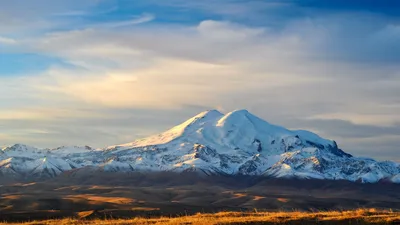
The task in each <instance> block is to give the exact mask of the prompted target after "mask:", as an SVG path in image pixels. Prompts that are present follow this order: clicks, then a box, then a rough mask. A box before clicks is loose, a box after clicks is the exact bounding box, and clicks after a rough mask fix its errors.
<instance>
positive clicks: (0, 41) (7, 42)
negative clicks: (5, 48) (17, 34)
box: [0, 36, 17, 45]
mask: <svg viewBox="0 0 400 225" xmlns="http://www.w3.org/2000/svg"><path fill="white" fill-rule="evenodd" d="M16 43H17V41H16V40H14V39H12V38H6V37H2V36H0V45H14V44H16Z"/></svg>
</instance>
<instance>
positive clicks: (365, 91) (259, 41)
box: [0, 0, 400, 160]
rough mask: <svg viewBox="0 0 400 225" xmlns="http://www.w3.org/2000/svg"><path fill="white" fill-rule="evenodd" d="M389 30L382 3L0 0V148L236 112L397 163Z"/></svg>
mask: <svg viewBox="0 0 400 225" xmlns="http://www.w3.org/2000/svg"><path fill="white" fill-rule="evenodd" d="M399 40H400V2H399V1H395V0H393V1H389V0H387V1H373V0H363V1H361V0H352V1H345V0H335V1H333V0H319V1H316V0H287V1H285V0H281V1H277V0H265V1H262V0H253V1H244V0H224V1H218V0H203V1H192V0H170V1H156V0H146V1H144V0H138V1H128V0H80V1H77V0H70V1H63V0H54V1H47V0H32V1H23V0H14V1H6V0H0V145H10V144H13V143H26V144H31V145H35V146H39V147H56V146H59V145H86V144H89V145H92V146H94V147H104V146H107V145H114V144H118V143H125V142H130V141H132V140H134V139H136V138H139V137H144V136H147V135H149V134H154V133H157V132H160V131H163V130H164V129H166V128H169V127H171V126H173V125H176V124H178V123H180V122H182V121H183V120H185V119H186V118H188V117H191V116H193V115H195V114H197V113H198V112H200V111H203V110H206V109H210V108H216V109H219V110H221V111H223V112H229V111H231V110H234V109H239V108H246V109H248V110H250V111H251V112H253V113H254V114H256V115H258V116H260V117H262V118H264V119H266V120H268V121H269V122H271V123H276V124H281V125H283V126H286V127H288V128H293V129H309V130H312V131H315V132H317V133H318V134H320V135H321V136H324V137H326V138H330V139H335V140H336V141H337V142H338V143H339V145H341V147H342V148H343V149H344V150H346V151H348V152H350V153H352V154H354V155H360V156H370V157H376V158H378V159H382V160H385V159H395V160H400V154H399V153H398V152H399V149H398V144H399V141H398V140H400V128H399V124H400V116H399V115H400V98H398V96H399V95H400V63H399V62H400V44H399V43H400V42H399ZM66 137H67V138H66Z"/></svg>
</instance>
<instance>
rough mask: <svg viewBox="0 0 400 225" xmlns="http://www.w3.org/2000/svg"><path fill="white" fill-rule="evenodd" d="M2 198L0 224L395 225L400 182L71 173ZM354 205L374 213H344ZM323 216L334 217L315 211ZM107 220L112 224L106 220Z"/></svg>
mask: <svg viewBox="0 0 400 225" xmlns="http://www.w3.org/2000/svg"><path fill="white" fill-rule="evenodd" d="M0 180H1V179H0ZM0 197H1V198H0V221H6V222H25V221H35V220H36V221H43V220H45V222H41V223H39V222H38V223H36V224H54V223H58V224H63V223H65V224H82V223H86V222H82V221H81V220H75V219H76V218H81V219H85V221H86V220H91V223H94V222H93V221H92V219H106V220H105V221H104V220H102V221H101V222H102V223H105V224H115V223H119V224H132V223H133V224H135V223H136V224H146V223H148V224H180V223H181V222H182V224H191V222H190V221H192V222H193V221H194V222H197V224H210V223H209V222H207V221H210V220H212V221H214V220H215V221H220V224H223V223H227V222H229V221H228V220H231V222H229V223H230V224H240V223H241V222H243V221H256V222H257V221H264V222H265V221H267V222H265V224H271V223H274V221H275V220H277V221H278V222H280V221H283V222H285V221H286V219H285V218H287V217H288V218H295V219H294V220H299V221H301V220H303V219H301V218H302V215H304V216H305V217H307V220H310V221H311V220H312V221H314V222H315V221H316V220H318V221H319V220H331V219H332V220H335V221H336V219H333V217H342V216H343V215H342V214H343V213H344V214H345V215H346V216H351V215H354V216H351V218H353V217H354V218H353V219H354V221H359V220H360V219H361V217H360V215H364V214H365V215H367V214H368V215H369V216H370V218H369V219H368V221H369V222H371V221H375V219H376V220H379V221H380V222H382V221H383V222H384V221H386V219H384V218H388V219H389V218H392V219H391V221H392V222H393V223H394V222H395V221H398V216H399V214H398V213H397V212H398V210H399V209H400V185H398V184H391V183H378V184H359V183H352V182H348V181H326V180H325V181H322V180H280V179H270V178H262V177H221V176H215V177H213V176H211V177H201V176H198V175H196V174H191V173H184V174H175V173H132V174H119V173H104V172H102V173H101V174H97V173H91V174H85V173H83V174H82V173H80V172H79V171H74V172H71V173H66V174H63V175H61V176H59V177H57V178H53V179H49V180H43V181H24V182H21V181H18V182H15V181H14V182H11V181H8V182H7V183H5V182H3V184H0ZM359 208H363V209H369V208H375V209H376V210H372V211H371V210H358V211H349V212H347V210H354V209H359ZM380 210H385V211H383V212H382V211H380ZM294 211H295V212H294ZM325 211H333V212H329V213H322V214H321V213H316V214H315V212H325ZM228 212H229V213H228ZM244 212H252V213H244ZM264 212H268V213H264ZM283 212H291V213H289V214H285V213H283ZM199 213H200V214H199ZM207 213H211V214H207ZM214 213H216V214H214ZM282 213H283V214H282ZM305 213H306V214H305ZM308 213H313V214H308ZM382 213H384V214H382ZM388 213H389V214H390V215H389V214H388ZM182 216H185V217H182ZM186 216H188V217H186ZM357 216H358V217H357ZM177 217H179V219H174V218H177ZM214 217H215V218H214ZM320 217H321V218H320ZM322 217H323V218H322ZM71 218H75V219H71ZM132 218H137V219H132ZM138 218H147V219H146V220H144V219H138ZM160 218H161V219H160ZM216 218H217V219H216ZM246 218H247V219H246ZM270 218H272V219H271V221H269V220H270ZM274 218H275V219H274ZM299 218H300V219H299ZM393 218H396V219H393ZM52 219H57V221H58V219H61V220H60V221H62V223H61V222H54V221H49V220H52ZM110 219H116V220H115V221H112V222H110ZM119 219H125V220H119ZM353 219H351V221H353ZM127 220H129V222H127ZM290 220H291V219H290ZM381 220H382V221H381ZM135 221H136V222H135ZM179 221H180V222H179ZM185 221H186V222H187V223H186V222H185ZM354 221H353V222H354ZM256 222H253V223H250V224H257V223H256ZM286 222H287V224H296V223H295V222H293V223H292V222H288V221H286ZM95 223H97V224H98V223H100V221H97V222H95ZM216 223H217V222H216ZM194 224H196V223H194ZM297 224H299V223H297ZM331 224H335V223H331ZM356 224H362V223H356Z"/></svg>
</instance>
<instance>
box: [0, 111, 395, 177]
mask: <svg viewBox="0 0 400 225" xmlns="http://www.w3.org/2000/svg"><path fill="white" fill-rule="evenodd" d="M47 159H49V160H48V162H47V161H46V160H47ZM0 160H2V161H1V162H2V163H0V173H2V174H11V175H13V176H18V175H20V176H24V177H29V176H46V177H53V176H57V175H58V174H60V173H61V172H63V171H67V170H71V169H74V168H82V169H85V168H89V167H90V170H93V169H94V170H99V171H112V172H129V171H174V172H185V171H190V172H193V171H195V172H199V173H201V174H205V175H211V174H227V175H258V176H260V175H261V176H273V177H280V178H302V179H309V178H314V179H330V180H338V179H344V180H350V181H359V182H378V181H380V180H389V181H392V182H396V183H397V182H399V179H398V176H399V174H400V165H399V164H396V163H394V162H376V161H374V160H372V159H365V158H357V157H353V156H352V155H350V154H348V153H345V152H344V151H342V150H341V149H340V148H339V147H338V145H337V144H336V142H335V141H331V140H327V139H324V138H321V137H319V136H318V135H316V134H314V133H311V132H308V131H301V130H300V131H292V130H288V129H286V128H283V127H280V126H276V125H273V124H270V123H268V122H266V121H264V120H262V119H260V118H258V117H256V116H254V115H252V114H251V113H249V112H248V111H247V110H236V111H233V112H230V113H227V114H225V115H224V114H222V113H220V112H218V111H216V110H210V111H205V112H202V113H200V114H198V115H196V116H194V117H192V118H190V119H189V120H187V121H185V122H184V123H182V124H180V125H178V126H175V127H173V128H171V129H170V130H167V131H166V132H163V133H161V134H158V135H154V136H151V137H148V138H144V139H140V140H136V141H134V142H131V143H127V144H122V145H116V146H110V147H108V148H105V149H100V150H95V149H91V148H90V147H81V148H80V147H61V148H57V149H52V150H50V149H46V150H40V149H36V148H33V147H28V146H24V145H14V146H11V147H8V148H5V149H3V151H2V154H1V153H0ZM4 160H6V161H4ZM7 160H8V161H7ZM3 161H4V162H3ZM9 161H10V162H12V163H9ZM38 162H42V163H41V164H38ZM33 165H35V166H33ZM88 166H89V167H88Z"/></svg>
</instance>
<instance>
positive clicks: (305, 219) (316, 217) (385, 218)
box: [9, 209, 400, 225]
mask: <svg viewBox="0 0 400 225" xmlns="http://www.w3.org/2000/svg"><path fill="white" fill-rule="evenodd" d="M90 214H91V212H90V211H88V212H81V213H80V214H78V215H77V218H69V219H60V220H46V221H32V222H26V223H24V224H25V225H39V224H50V225H53V224H54V225H66V224H71V225H72V224H82V225H84V224H104V225H108V224H117V225H122V224H133V225H150V224H152V225H153V224H154V225H164V224H165V225H178V224H182V225H183V224H185V225H188V224H193V225H196V224H197V225H214V224H215V225H216V224H230V225H234V224H235V225H239V224H359V225H362V224H400V212H393V211H391V210H376V209H357V210H351V211H329V212H257V211H256V210H255V212H219V213H215V214H202V213H197V214H195V215H191V216H181V217H174V218H169V217H160V218H133V219H111V218H110V219H105V220H98V219H94V220H87V219H85V217H86V216H88V215H90ZM79 217H81V218H80V219H79ZM9 224H17V223H9Z"/></svg>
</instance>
